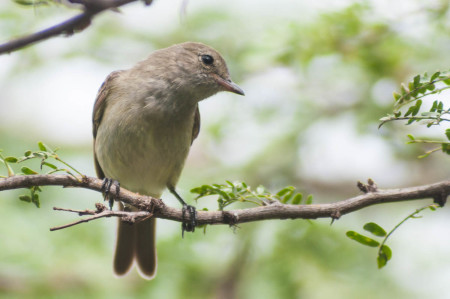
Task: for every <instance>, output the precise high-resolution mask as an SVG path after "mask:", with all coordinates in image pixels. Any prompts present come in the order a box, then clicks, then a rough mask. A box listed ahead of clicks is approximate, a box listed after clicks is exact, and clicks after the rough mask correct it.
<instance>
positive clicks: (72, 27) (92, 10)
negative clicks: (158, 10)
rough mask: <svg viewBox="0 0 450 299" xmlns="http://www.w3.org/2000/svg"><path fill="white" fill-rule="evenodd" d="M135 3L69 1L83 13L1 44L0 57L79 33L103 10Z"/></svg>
mask: <svg viewBox="0 0 450 299" xmlns="http://www.w3.org/2000/svg"><path fill="white" fill-rule="evenodd" d="M135 1H138V0H71V1H70V2H72V3H77V4H81V5H83V6H84V11H83V12H82V13H81V14H79V15H77V16H74V17H72V18H70V19H68V20H66V21H64V22H62V23H60V24H57V25H54V26H51V27H49V28H47V29H44V30H42V31H38V32H35V33H32V34H29V35H26V36H23V37H19V38H17V39H14V40H11V41H9V42H6V43H4V44H1V45H0V55H1V54H5V53H11V52H13V51H16V50H19V49H21V48H23V47H26V46H29V45H32V44H34V43H37V42H40V41H43V40H45V39H48V38H50V37H54V36H58V35H66V36H69V35H72V34H74V33H75V32H79V31H81V30H83V29H85V28H86V27H88V26H89V25H90V24H91V21H92V19H93V17H94V16H95V15H97V14H99V13H101V12H103V11H105V10H110V9H117V8H118V7H120V6H123V5H125V4H128V3H131V2H135ZM144 3H145V4H146V5H150V3H151V1H149V0H145V1H144Z"/></svg>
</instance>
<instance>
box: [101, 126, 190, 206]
mask: <svg viewBox="0 0 450 299" xmlns="http://www.w3.org/2000/svg"><path fill="white" fill-rule="evenodd" d="M105 123H111V124H112V125H111V126H110V127H109V128H107V126H106V125H105ZM123 123H124V122H123V119H122V120H117V122H114V120H113V122H105V120H103V121H102V124H101V125H100V127H99V128H98V132H97V137H96V142H95V152H96V155H97V159H98V162H99V164H100V166H101V168H102V170H103V172H104V173H105V176H106V177H107V178H112V179H115V180H117V181H119V183H120V184H121V186H123V187H124V188H126V189H129V190H130V191H133V192H138V193H140V194H146V195H151V196H155V197H160V196H161V194H162V192H163V191H164V189H165V188H166V187H167V186H168V185H170V186H175V185H176V183H177V181H178V178H179V176H180V174H181V171H182V169H183V165H184V162H185V160H186V157H187V155H188V153H189V148H190V145H191V138H192V125H193V122H192V121H190V120H187V121H186V122H184V123H180V120H179V119H178V120H177V121H176V123H174V122H171V121H170V120H166V121H165V122H161V121H159V122H154V121H152V120H151V119H147V120H146V122H142V121H139V120H137V119H135V120H133V121H128V122H127V125H126V126H125V125H123Z"/></svg>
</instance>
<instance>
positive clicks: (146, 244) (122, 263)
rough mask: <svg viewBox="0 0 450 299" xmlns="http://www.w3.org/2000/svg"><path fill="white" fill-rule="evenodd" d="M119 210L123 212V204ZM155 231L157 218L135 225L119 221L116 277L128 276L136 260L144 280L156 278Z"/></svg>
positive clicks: (115, 262) (115, 258)
mask: <svg viewBox="0 0 450 299" xmlns="http://www.w3.org/2000/svg"><path fill="white" fill-rule="evenodd" d="M119 209H120V210H123V206H122V204H120V207H119ZM155 229H156V219H155V218H150V219H146V220H144V221H140V222H138V223H135V224H129V223H127V222H124V221H121V220H119V223H118V228H117V242H116V253H115V256H114V272H115V273H116V275H118V276H123V275H125V274H127V273H128V271H130V269H131V267H132V266H133V262H134V260H135V259H136V264H137V268H138V272H139V274H140V275H141V276H142V277H143V278H145V279H152V278H154V277H155V274H156V266H157V258H156V246H155Z"/></svg>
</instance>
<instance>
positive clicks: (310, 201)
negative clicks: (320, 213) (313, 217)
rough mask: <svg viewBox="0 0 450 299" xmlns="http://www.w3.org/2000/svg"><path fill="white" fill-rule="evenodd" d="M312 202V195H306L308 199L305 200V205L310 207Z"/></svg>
mask: <svg viewBox="0 0 450 299" xmlns="http://www.w3.org/2000/svg"><path fill="white" fill-rule="evenodd" d="M312 202H313V196H312V194H310V195H308V197H307V198H306V202H305V204H307V205H310V204H312Z"/></svg>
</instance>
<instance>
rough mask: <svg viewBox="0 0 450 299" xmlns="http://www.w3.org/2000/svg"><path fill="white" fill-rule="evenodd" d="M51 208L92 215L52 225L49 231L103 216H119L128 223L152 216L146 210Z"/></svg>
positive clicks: (81, 214)
mask: <svg viewBox="0 0 450 299" xmlns="http://www.w3.org/2000/svg"><path fill="white" fill-rule="evenodd" d="M53 210H55V211H65V212H72V213H77V214H78V215H80V216H83V215H93V216H92V217H88V218H82V219H80V220H77V221H74V222H71V223H69V224H65V225H61V226H55V227H52V228H50V231H55V230H60V229H64V228H68V227H71V226H75V225H77V224H81V223H86V222H89V221H92V220H96V219H100V218H105V217H119V218H121V219H122V220H124V221H127V222H130V223H134V222H137V221H141V220H144V219H147V218H149V217H151V216H152V213H150V212H146V211H139V212H126V211H112V210H108V209H104V210H98V208H97V210H96V211H94V210H73V209H65V208H57V207H54V208H53Z"/></svg>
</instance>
